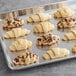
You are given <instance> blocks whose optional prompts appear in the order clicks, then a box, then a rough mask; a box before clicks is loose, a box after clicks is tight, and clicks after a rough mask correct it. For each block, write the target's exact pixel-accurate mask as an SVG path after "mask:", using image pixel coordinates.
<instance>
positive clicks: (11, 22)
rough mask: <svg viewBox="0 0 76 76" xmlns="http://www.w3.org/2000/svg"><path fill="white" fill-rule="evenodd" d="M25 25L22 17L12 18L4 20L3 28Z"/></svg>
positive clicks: (8, 28)
mask: <svg viewBox="0 0 76 76" xmlns="http://www.w3.org/2000/svg"><path fill="white" fill-rule="evenodd" d="M23 25H24V20H23V19H21V18H11V19H5V20H4V21H3V25H2V26H3V30H10V29H13V28H18V27H22V26H23Z"/></svg>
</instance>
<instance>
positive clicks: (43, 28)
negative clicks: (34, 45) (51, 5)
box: [33, 22, 55, 34]
mask: <svg viewBox="0 0 76 76" xmlns="http://www.w3.org/2000/svg"><path fill="white" fill-rule="evenodd" d="M54 28H55V27H54V25H53V24H51V23H50V22H41V23H39V24H36V25H35V26H34V29H33V31H34V33H37V34H38V33H40V34H41V33H48V32H52V31H53V30H54Z"/></svg>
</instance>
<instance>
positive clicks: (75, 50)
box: [72, 44, 76, 54]
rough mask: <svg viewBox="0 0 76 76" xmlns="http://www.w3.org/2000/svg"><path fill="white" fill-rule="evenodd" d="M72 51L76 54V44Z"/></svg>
mask: <svg viewBox="0 0 76 76" xmlns="http://www.w3.org/2000/svg"><path fill="white" fill-rule="evenodd" d="M72 53H74V54H76V44H75V45H74V46H73V47H72Z"/></svg>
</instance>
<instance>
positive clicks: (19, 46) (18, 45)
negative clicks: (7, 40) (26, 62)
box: [9, 39, 32, 52]
mask: <svg viewBox="0 0 76 76" xmlns="http://www.w3.org/2000/svg"><path fill="white" fill-rule="evenodd" d="M31 47H32V42H31V41H29V40H26V39H17V40H16V41H14V42H13V43H12V44H11V46H10V47H9V49H10V51H11V52H19V51H23V50H25V51H27V49H29V48H31Z"/></svg>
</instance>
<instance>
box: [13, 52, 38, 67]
mask: <svg viewBox="0 0 76 76" xmlns="http://www.w3.org/2000/svg"><path fill="white" fill-rule="evenodd" d="M36 63H39V56H38V55H36V54H34V53H29V52H26V53H23V54H21V55H19V56H17V57H16V58H15V59H14V60H13V64H14V65H15V66H22V65H30V64H36Z"/></svg>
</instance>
